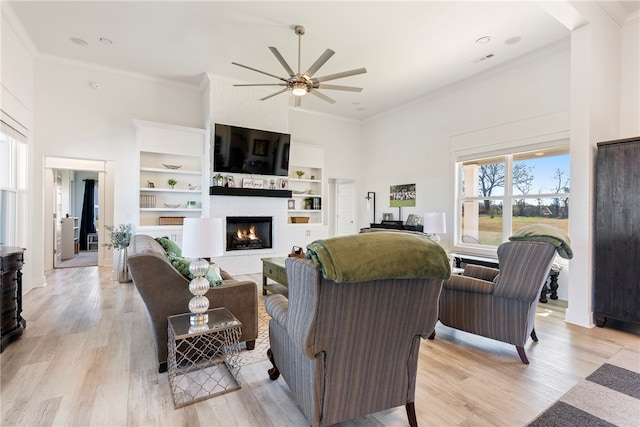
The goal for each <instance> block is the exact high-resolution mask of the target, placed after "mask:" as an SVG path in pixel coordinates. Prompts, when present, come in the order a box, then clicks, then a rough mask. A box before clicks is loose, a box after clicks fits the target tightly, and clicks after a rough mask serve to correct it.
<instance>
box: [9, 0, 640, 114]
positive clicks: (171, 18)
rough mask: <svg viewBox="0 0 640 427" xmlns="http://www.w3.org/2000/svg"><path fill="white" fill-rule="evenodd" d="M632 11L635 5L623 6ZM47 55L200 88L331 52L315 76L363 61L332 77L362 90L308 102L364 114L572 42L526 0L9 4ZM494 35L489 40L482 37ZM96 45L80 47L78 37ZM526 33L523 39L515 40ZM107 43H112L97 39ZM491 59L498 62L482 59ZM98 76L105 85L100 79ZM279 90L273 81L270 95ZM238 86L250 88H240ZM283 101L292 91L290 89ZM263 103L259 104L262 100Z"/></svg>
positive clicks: (265, 79)
mask: <svg viewBox="0 0 640 427" xmlns="http://www.w3.org/2000/svg"><path fill="white" fill-rule="evenodd" d="M620 3H621V4H623V5H624V6H626V7H628V8H630V9H629V10H633V9H634V8H637V4H638V2H637V1H633V2H620ZM9 4H10V5H11V7H12V9H13V10H14V12H15V14H16V16H17V17H18V18H19V19H20V21H21V22H22V24H23V26H24V28H25V29H26V31H27V33H28V34H29V36H30V37H31V39H32V41H33V43H34V44H35V46H36V48H37V50H38V52H39V53H40V54H48V55H54V56H58V57H63V58H70V59H74V60H79V61H85V62H89V63H94V64H99V65H102V66H106V67H112V68H118V69H123V70H127V71H131V72H136V73H143V74H148V75H153V76H158V77H161V78H165V79H171V80H177V81H182V82H187V83H192V84H199V83H200V82H201V80H202V78H203V75H204V73H205V72H210V73H213V74H215V75H217V76H223V77H227V78H229V79H230V81H235V82H237V83H278V80H276V79H275V78H271V77H269V76H265V75H262V74H259V73H256V72H253V71H250V70H247V69H244V68H240V67H237V66H234V65H232V64H231V62H232V61H234V62H238V63H241V64H244V65H248V66H250V67H253V68H257V69H260V70H263V71H266V72H269V73H271V74H276V75H279V76H280V75H281V76H283V77H286V72H285V71H284V69H283V68H282V66H281V65H280V64H279V63H278V61H277V60H276V58H275V57H274V56H273V55H272V53H271V52H270V51H269V49H268V46H275V47H276V48H278V50H279V51H280V53H281V54H282V55H283V56H284V58H285V59H286V60H287V62H288V63H289V64H290V65H291V67H292V68H293V69H296V68H297V47H298V46H297V43H298V38H297V36H296V35H295V34H294V32H293V26H295V25H297V24H300V25H304V26H305V27H306V34H305V35H304V36H302V61H301V62H302V65H301V67H302V68H303V71H304V70H306V68H308V67H309V66H310V65H311V63H313V62H314V61H315V60H316V58H317V57H318V56H319V55H320V54H321V53H322V52H323V51H324V50H325V49H327V48H331V49H332V50H334V51H335V52H336V54H335V55H334V56H333V57H332V58H331V59H329V61H328V62H327V63H326V64H325V65H324V66H323V67H322V68H321V69H320V70H319V71H318V72H317V73H316V75H315V76H316V77H318V76H322V75H327V74H333V73H336V72H341V71H346V70H351V69H354V68H360V67H366V69H367V74H363V75H359V76H352V77H347V78H344V79H339V80H333V81H331V82H327V83H331V84H336V85H347V86H360V87H363V88H364V90H363V91H362V92H361V93H352V92H338V91H329V90H326V91H324V92H323V93H325V94H326V95H328V96H330V97H332V98H334V99H335V100H336V101H337V103H336V104H334V105H331V104H328V103H326V102H324V101H322V100H321V99H319V98H317V97H314V96H309V95H307V96H305V97H303V99H302V108H304V109H308V110H313V111H319V112H325V113H328V114H332V115H339V116H344V117H350V118H354V119H364V118H367V117H371V116H373V115H376V114H379V113H381V112H384V111H386V110H389V109H393V108H395V107H397V106H399V105H401V104H403V103H406V102H409V101H411V100H413V99H415V98H418V97H420V96H421V95H424V94H426V93H428V92H430V91H433V90H435V89H437V88H440V87H442V86H445V85H448V84H451V83H453V82H456V81H459V80H461V79H464V78H467V77H469V76H471V75H474V74H477V73H480V72H483V71H485V70H488V69H490V68H492V67H495V66H497V65H499V64H502V63H505V62H507V61H510V60H513V59H514V58H517V57H519V56H522V55H525V54H527V53H530V52H533V51H536V50H538V49H540V48H543V47H545V46H548V45H550V44H553V43H556V42H558V41H560V40H563V39H566V38H568V37H569V31H568V30H567V29H566V28H565V27H563V26H562V25H561V24H560V23H559V22H557V21H556V20H555V19H554V18H552V17H551V16H550V15H549V14H547V13H546V12H545V11H544V10H543V9H541V8H540V6H539V5H538V3H537V2H528V1H501V2H486V1H469V2H463V1H407V2H404V1H386V2H385V1H353V2H345V1H334V2H327V1H318V2H312V1H283V2H273V1H253V2H246V1H228V2H221V1H198V2H185V1H181V2H171V1H137V2H133V1H75V2H67V1H25V0H18V1H10V2H9ZM483 36H490V37H491V41H490V42H489V43H487V44H478V43H476V40H477V39H478V38H480V37H483ZM74 37H76V38H80V39H83V40H85V41H86V42H87V45H86V46H81V45H78V44H76V43H73V42H71V38H74ZM516 37H518V38H520V41H519V42H518V43H515V44H509V43H508V42H507V41H508V40H511V39H513V38H516ZM100 38H107V39H109V40H111V41H112V42H113V43H112V44H105V43H103V42H100V40H99V39H100ZM488 54H493V55H494V56H493V57H492V58H491V59H485V60H482V61H479V62H478V61H477V60H478V59H479V58H481V57H484V56H486V55H488ZM98 83H99V82H98ZM277 89H278V88H275V89H274V88H265V89H264V90H265V92H264V93H265V95H267V94H270V93H273V92H275V91H276V90H277ZM238 90H243V89H242V88H239V89H238ZM278 96H290V97H291V98H292V96H291V95H289V94H282V95H278ZM256 102H259V101H258V100H256Z"/></svg>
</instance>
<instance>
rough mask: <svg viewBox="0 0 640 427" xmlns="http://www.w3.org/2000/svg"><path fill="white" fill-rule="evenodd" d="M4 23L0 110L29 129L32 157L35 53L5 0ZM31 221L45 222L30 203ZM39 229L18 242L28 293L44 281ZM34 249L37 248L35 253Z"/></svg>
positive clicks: (1, 25)
mask: <svg viewBox="0 0 640 427" xmlns="http://www.w3.org/2000/svg"><path fill="white" fill-rule="evenodd" d="M0 10H1V13H2V22H0V29H1V36H0V41H1V45H0V53H1V55H2V61H0V63H1V68H0V87H1V88H0V90H1V92H0V109H1V110H2V111H3V113H4V114H6V115H8V116H9V117H11V118H12V119H13V120H15V121H16V122H18V123H20V124H21V125H22V126H23V127H25V128H26V129H27V144H28V156H29V159H32V158H33V135H32V129H33V102H34V101H33V93H34V88H33V74H34V65H33V55H34V54H35V49H34V47H33V44H32V43H31V41H30V40H29V38H28V36H26V33H25V31H24V28H23V27H22V25H21V24H20V22H19V21H18V19H17V18H16V17H15V15H14V13H13V10H12V9H11V7H10V6H9V5H8V4H7V3H6V2H4V1H3V2H0ZM31 166H32V164H31V162H30V170H29V171H27V176H28V180H27V191H28V192H29V191H30V190H31V189H32V188H34V185H35V184H34V180H33V169H32V168H31ZM27 212H29V216H30V217H29V218H27V223H28V224H34V225H36V226H37V224H38V223H39V222H41V221H42V219H41V217H40V215H39V213H38V212H35V211H33V209H31V205H30V204H29V203H28V206H27ZM37 238H38V234H37V231H34V229H33V228H32V227H28V228H27V235H26V238H25V240H24V241H19V242H17V243H18V244H19V245H20V246H24V247H26V248H27V253H26V254H25V260H26V263H25V265H24V267H23V269H22V273H23V278H22V282H23V292H27V291H28V290H29V289H31V288H32V287H33V286H34V285H40V284H42V283H43V282H44V277H43V274H42V269H41V268H39V266H40V265H41V264H42V258H41V256H40V255H39V253H40V252H39V251H38V250H37V247H36V246H37V243H36V242H37ZM33 249H36V251H35V252H33Z"/></svg>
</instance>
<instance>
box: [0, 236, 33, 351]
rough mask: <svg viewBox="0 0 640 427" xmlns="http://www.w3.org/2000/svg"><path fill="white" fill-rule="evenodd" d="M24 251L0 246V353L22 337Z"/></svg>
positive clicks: (24, 323)
mask: <svg viewBox="0 0 640 427" xmlns="http://www.w3.org/2000/svg"><path fill="white" fill-rule="evenodd" d="M25 250H26V249H23V248H17V247H13V246H0V353H1V352H2V350H4V349H5V347H6V346H7V345H8V344H9V343H10V342H11V341H13V340H14V339H16V338H18V337H19V336H21V335H22V332H23V331H24V328H26V326H27V322H26V321H25V320H24V319H23V318H22V264H24V251H25Z"/></svg>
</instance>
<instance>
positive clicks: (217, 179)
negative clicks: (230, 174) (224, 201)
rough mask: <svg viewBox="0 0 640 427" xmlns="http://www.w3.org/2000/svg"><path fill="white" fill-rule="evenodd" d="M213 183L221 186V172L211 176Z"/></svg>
mask: <svg viewBox="0 0 640 427" xmlns="http://www.w3.org/2000/svg"><path fill="white" fill-rule="evenodd" d="M213 185H215V186H217V187H222V174H220V173H217V174H215V175H214V176H213Z"/></svg>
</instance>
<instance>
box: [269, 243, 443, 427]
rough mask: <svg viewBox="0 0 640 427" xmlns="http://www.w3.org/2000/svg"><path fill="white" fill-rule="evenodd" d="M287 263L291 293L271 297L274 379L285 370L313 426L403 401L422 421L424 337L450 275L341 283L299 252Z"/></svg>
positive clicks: (413, 418) (413, 422) (411, 414)
mask: <svg viewBox="0 0 640 427" xmlns="http://www.w3.org/2000/svg"><path fill="white" fill-rule="evenodd" d="M445 255H446V254H445ZM445 260H446V256H445ZM445 265H446V261H445ZM286 269H287V277H288V282H289V299H288V300H287V299H286V298H285V297H283V296H282V295H272V296H270V297H269V298H267V301H266V303H265V307H266V310H267V312H268V313H269V314H270V315H271V317H272V319H271V321H270V322H269V341H270V344H271V349H270V350H269V357H270V359H271V361H272V363H273V364H274V368H273V369H271V370H270V371H269V376H270V378H271V379H272V380H275V379H277V378H278V377H279V375H280V374H282V376H283V377H284V379H285V381H286V382H287V384H288V385H289V388H290V389H291V392H292V394H293V396H294V398H295V400H296V401H297V403H298V405H299V407H300V408H301V410H302V412H303V413H304V415H305V416H306V418H307V419H308V420H309V422H310V424H311V425H313V426H318V425H328V424H334V423H338V422H341V421H344V420H348V419H351V418H356V417H360V416H364V415H367V414H370V413H373V412H378V411H382V410H386V409H389V408H394V407H397V406H405V407H406V410H407V415H408V417H409V423H410V424H411V425H412V426H415V425H417V421H416V415H415V407H414V395H415V384H416V372H417V367H418V350H419V347H420V338H421V337H422V338H427V337H428V336H429V335H430V334H431V333H432V331H433V330H434V328H435V324H436V322H437V318H438V296H439V295H440V290H441V288H442V281H443V279H442V278H433V279H383V280H373V281H369V282H356V283H336V282H334V281H332V280H327V279H324V278H323V275H322V272H321V271H320V270H318V269H316V268H315V267H314V264H313V262H312V261H311V260H309V259H298V258H288V259H287V260H286Z"/></svg>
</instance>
